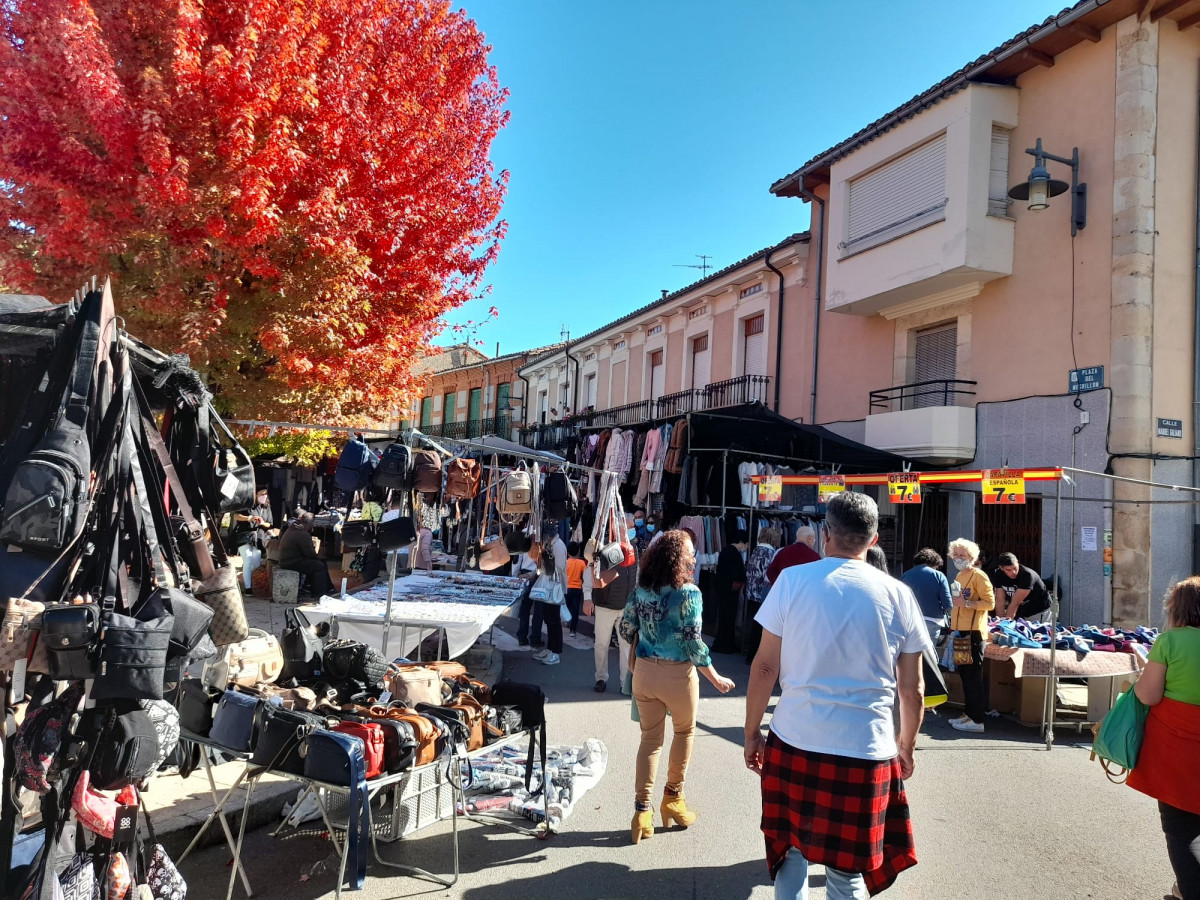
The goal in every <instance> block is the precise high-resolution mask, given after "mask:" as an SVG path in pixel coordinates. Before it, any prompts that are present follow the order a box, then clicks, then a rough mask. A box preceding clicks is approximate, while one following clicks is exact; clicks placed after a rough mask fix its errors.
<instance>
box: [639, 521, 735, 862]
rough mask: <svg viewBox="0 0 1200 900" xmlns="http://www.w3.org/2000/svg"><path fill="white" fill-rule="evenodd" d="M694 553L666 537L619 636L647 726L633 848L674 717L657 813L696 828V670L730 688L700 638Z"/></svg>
mask: <svg viewBox="0 0 1200 900" xmlns="http://www.w3.org/2000/svg"><path fill="white" fill-rule="evenodd" d="M695 564H696V552H695V549H694V545H693V544H692V542H691V540H690V539H689V538H688V537H687V535H685V534H684V533H683V532H682V531H666V532H663V535H662V537H660V538H659V539H658V540H657V541H655V542H654V545H653V546H651V547H650V549H648V550H647V551H646V553H645V555H644V556H643V557H642V564H641V571H640V573H639V575H638V587H637V592H636V594H635V595H634V597H633V599H631V600H630V601H629V604H628V605H627V606H626V607H625V612H624V614H623V616H622V618H621V637H623V638H624V639H625V640H626V641H627V642H628V643H629V644H631V645H632V646H633V648H634V654H633V658H631V659H630V667H631V668H632V669H633V699H634V701H635V702H636V703H637V712H638V718H639V719H640V724H641V726H642V741H641V744H640V745H639V746H638V752H637V764H636V768H635V775H634V812H633V821H632V823H631V825H630V832H631V836H632V838H633V842H634V843H635V844H636V843H637V842H638V841H640V840H641V839H642V838H644V837H650V836H651V835H653V834H654V813H653V811H652V809H651V806H650V798H651V795H652V793H653V791H654V774H655V771H656V770H657V769H658V756H659V753H660V752H661V750H662V745H663V736H664V734H665V732H666V719H667V713H668V712H669V713H670V714H671V727H672V730H673V736H672V738H671V751H670V757H669V763H668V766H667V783H666V789H665V790H664V792H663V800H662V807H661V809H660V812H661V815H662V820H663V825H664V826H669V825H670V824H671V823H672V822H675V823H677V824H678V825H681V826H682V827H684V828H687V827H688V826H689V825H691V824H692V823H693V822H695V821H696V814H695V812H693V811H692V810H691V809H689V808H688V805H687V802H686V800H685V799H684V796H683V782H684V777H685V775H686V774H687V767H688V761H689V760H690V759H691V756H692V738H693V737H694V735H695V731H696V706H697V705H698V704H699V701H700V682H699V679H698V678H697V677H696V670H697V669H699V670H700V672H701V673H703V675H704V677H705V678H707V679H708V680H709V681H710V682H712V684H713V686H714V687H715V688H716V689H717V690H718V691H720V692H721V693H722V694H727V693H729V691H731V690H732V689H733V681H731V680H730V679H728V678H725V677H723V676H721V675H719V674H718V673H717V670H716V669H715V668H713V665H712V660H711V658H710V657H709V655H708V645H707V644H705V643H704V639H703V638H702V637H701V635H700V624H701V613H702V610H703V607H704V600H703V598H702V597H701V595H700V590H699V588H697V587H696V586H695V585H694V584H693V583H692V570H693V568H694V566H695Z"/></svg>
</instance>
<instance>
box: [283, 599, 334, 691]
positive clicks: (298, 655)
mask: <svg viewBox="0 0 1200 900" xmlns="http://www.w3.org/2000/svg"><path fill="white" fill-rule="evenodd" d="M283 618H284V621H285V622H286V623H287V627H286V628H285V629H284V632H283V635H282V636H281V637H280V639H279V646H280V649H281V650H282V652H283V671H282V672H280V674H279V680H280V681H290V680H291V679H293V678H296V679H300V680H304V679H306V678H320V677H321V675H322V673H323V671H324V668H325V664H324V662H323V660H324V657H325V646H324V644H322V642H321V638H320V636H319V635H318V634H317V629H316V628H314V627H313V626H312V625H308V624H304V625H301V624H300V616H299V614H298V613H297V612H296V608H295V607H293V606H289V607H288V608H287V610H285V611H284V614H283Z"/></svg>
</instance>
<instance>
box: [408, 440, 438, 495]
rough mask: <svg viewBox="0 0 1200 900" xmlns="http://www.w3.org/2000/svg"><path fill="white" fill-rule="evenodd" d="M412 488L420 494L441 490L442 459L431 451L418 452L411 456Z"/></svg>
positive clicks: (434, 492)
mask: <svg viewBox="0 0 1200 900" xmlns="http://www.w3.org/2000/svg"><path fill="white" fill-rule="evenodd" d="M412 486H413V490H414V491H418V492H420V493H422V494H436V493H438V492H440V491H441V489H442V458H441V457H440V456H438V455H437V453H435V452H434V451H433V450H418V451H416V452H415V453H414V454H413V455H412Z"/></svg>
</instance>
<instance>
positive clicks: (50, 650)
mask: <svg viewBox="0 0 1200 900" xmlns="http://www.w3.org/2000/svg"><path fill="white" fill-rule="evenodd" d="M99 639H100V607H98V606H96V604H94V603H71V604H63V605H61V606H49V607H47V608H46V611H45V612H44V613H42V633H41V636H40V637H39V638H38V640H39V641H44V642H45V647H46V654H47V666H48V668H49V673H48V674H49V675H50V677H51V678H52V679H53V680H54V681H82V680H84V679H87V678H94V677H95V674H96V655H97V654H96V650H97V645H98V643H99Z"/></svg>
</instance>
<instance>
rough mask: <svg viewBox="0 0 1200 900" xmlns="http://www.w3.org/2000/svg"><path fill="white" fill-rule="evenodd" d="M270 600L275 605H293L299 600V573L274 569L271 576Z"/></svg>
mask: <svg viewBox="0 0 1200 900" xmlns="http://www.w3.org/2000/svg"><path fill="white" fill-rule="evenodd" d="M271 599H273V600H274V601H275V602H276V603H295V602H296V601H297V600H299V599H300V573H299V572H293V571H292V570H291V569H280V568H278V567H276V568H275V572H274V574H272V575H271Z"/></svg>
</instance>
